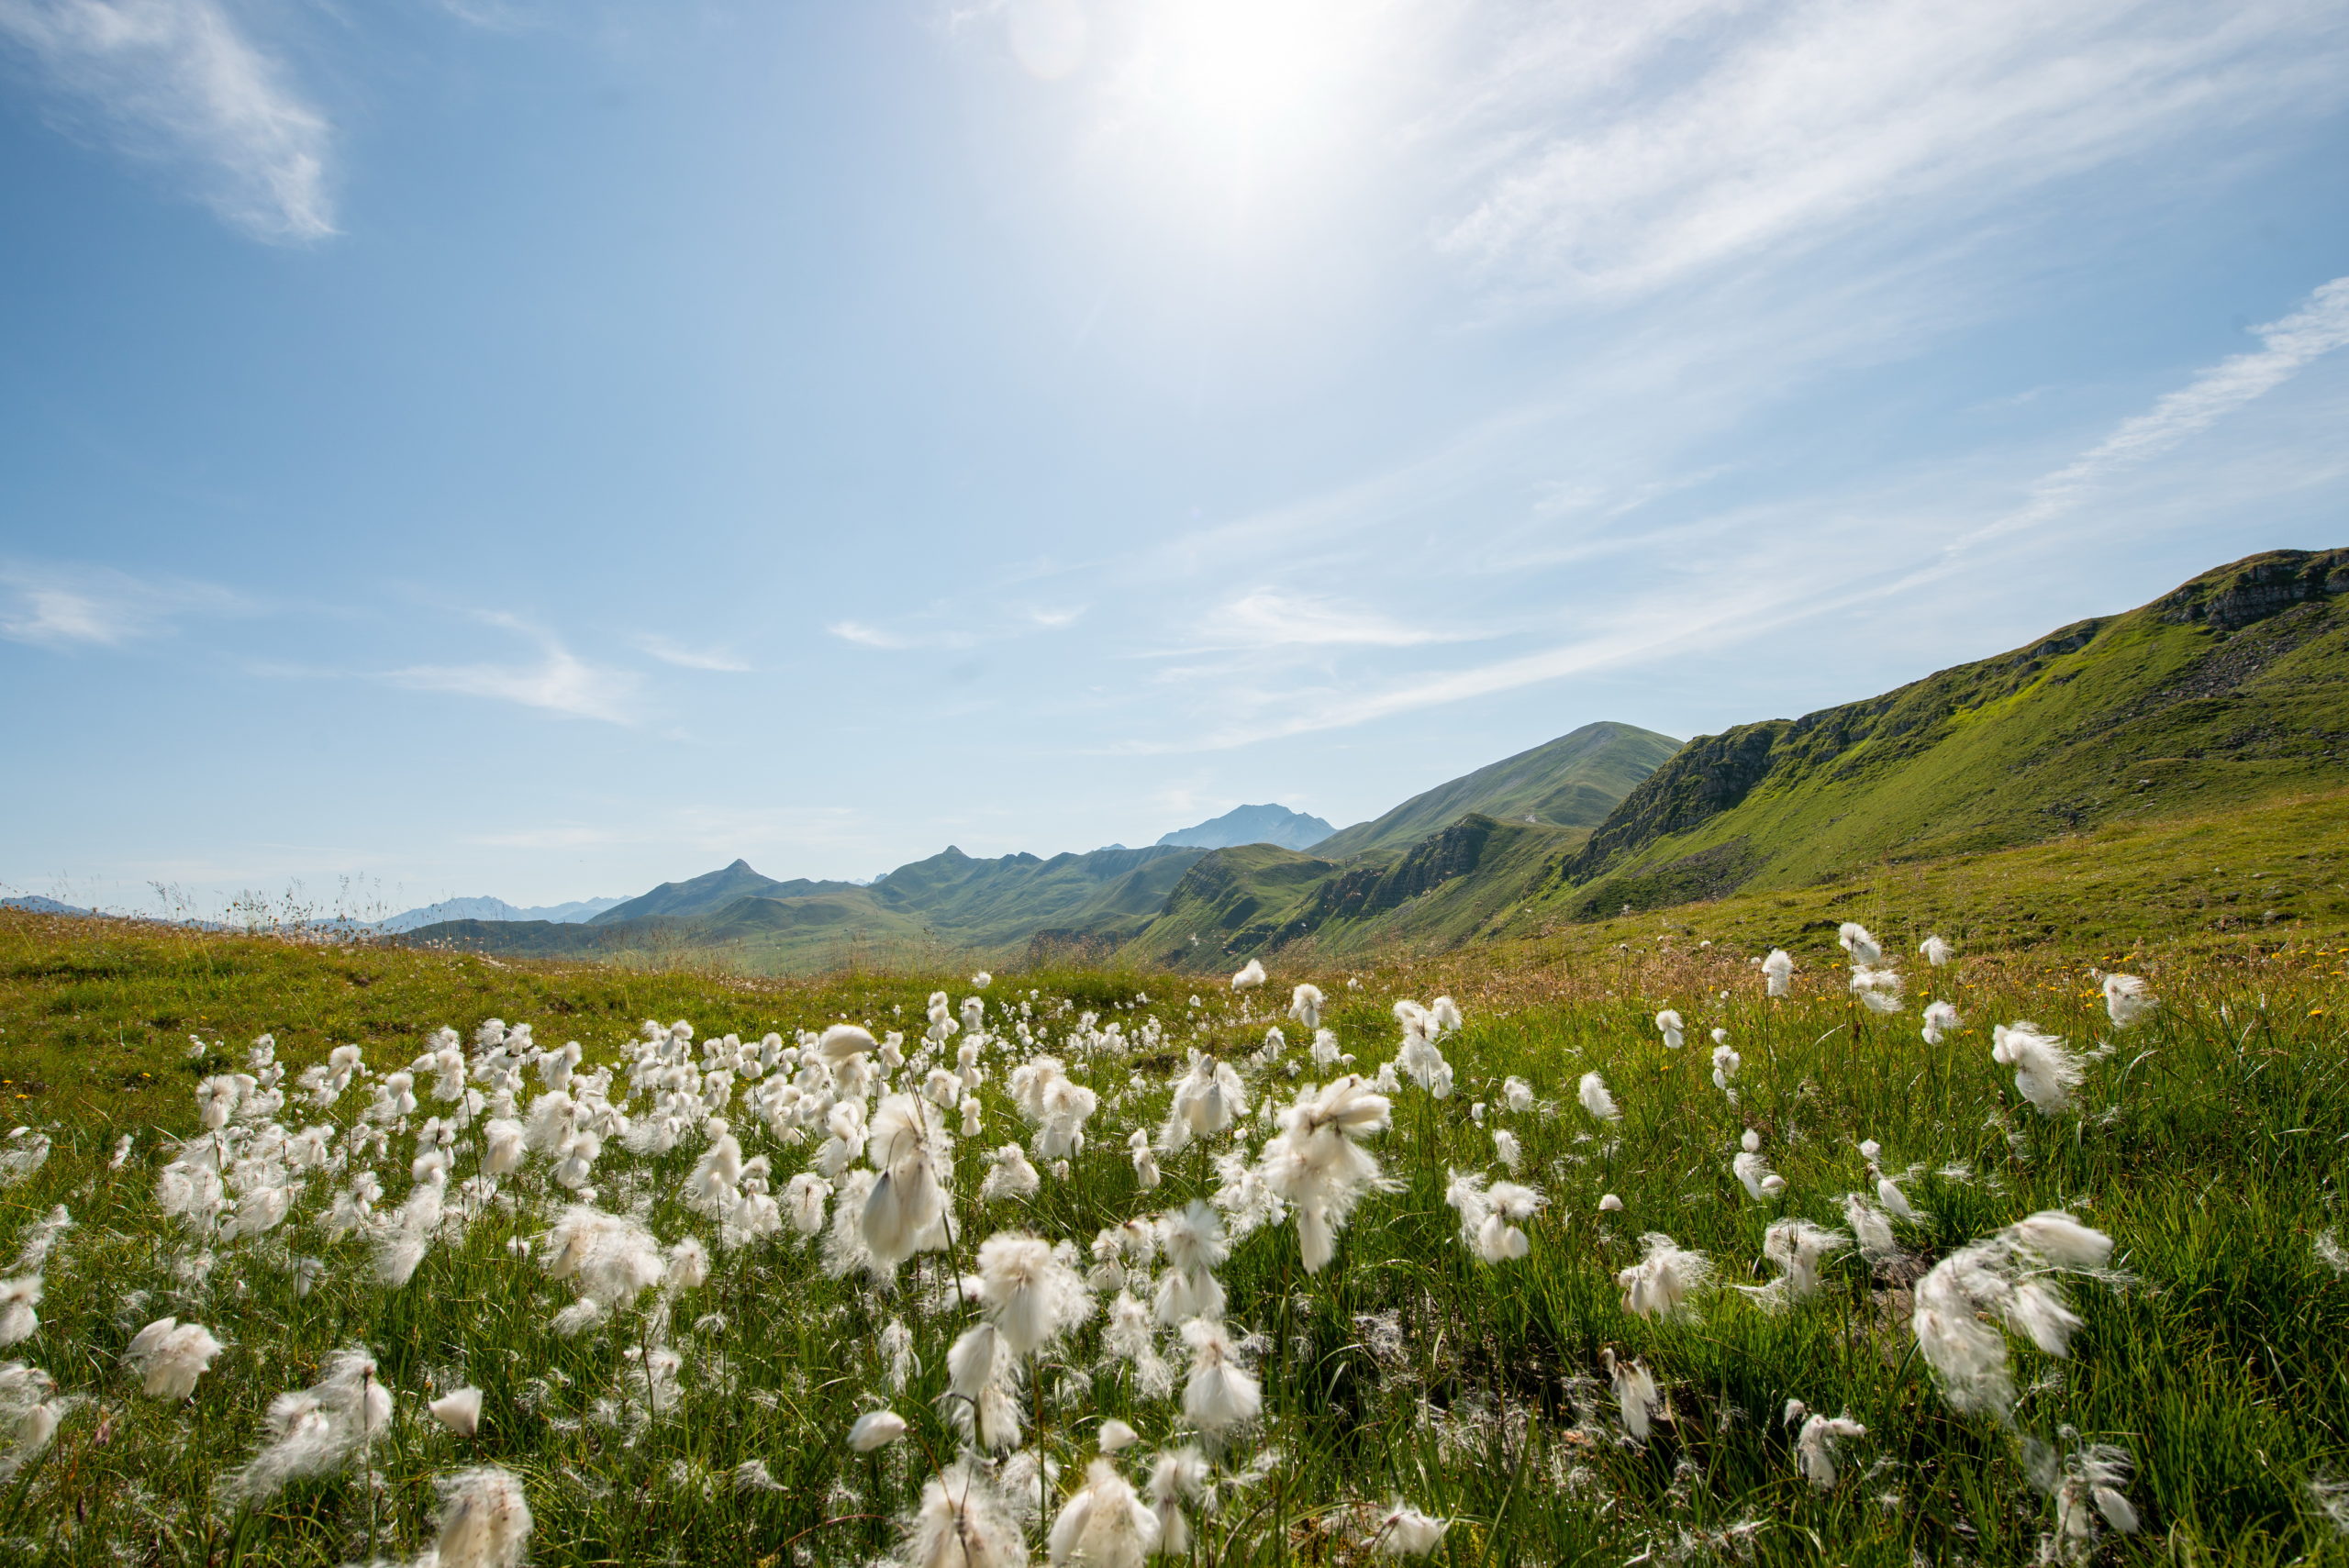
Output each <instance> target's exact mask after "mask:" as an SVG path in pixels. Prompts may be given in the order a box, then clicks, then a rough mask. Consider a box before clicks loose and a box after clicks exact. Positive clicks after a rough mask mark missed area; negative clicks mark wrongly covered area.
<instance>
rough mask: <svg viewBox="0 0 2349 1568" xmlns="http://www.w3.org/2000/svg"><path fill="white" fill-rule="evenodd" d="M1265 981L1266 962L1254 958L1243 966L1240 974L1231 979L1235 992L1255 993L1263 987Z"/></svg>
mask: <svg viewBox="0 0 2349 1568" xmlns="http://www.w3.org/2000/svg"><path fill="white" fill-rule="evenodd" d="M1264 980H1265V974H1264V962H1263V961H1262V960H1261V959H1253V958H1252V959H1250V960H1249V961H1248V962H1246V963H1244V964H1242V965H1241V967H1240V972H1239V973H1237V974H1234V975H1233V976H1232V977H1231V988H1232V989H1233V990H1234V991H1253V990H1254V989H1255V988H1256V987H1257V986H1259V985H1262V984H1264Z"/></svg>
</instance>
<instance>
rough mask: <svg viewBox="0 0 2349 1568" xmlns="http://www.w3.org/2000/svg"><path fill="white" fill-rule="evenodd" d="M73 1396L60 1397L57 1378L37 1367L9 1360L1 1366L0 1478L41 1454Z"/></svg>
mask: <svg viewBox="0 0 2349 1568" xmlns="http://www.w3.org/2000/svg"><path fill="white" fill-rule="evenodd" d="M79 1403H81V1401H80V1399H79V1398H77V1397H74V1396H67V1397H64V1398H60V1397H58V1395H57V1380H56V1379H55V1378H53V1377H51V1376H50V1375H49V1373H45V1372H43V1371H42V1370H41V1369H40V1368H39V1367H36V1366H27V1365H26V1364H25V1363H24V1362H9V1363H8V1364H7V1365H6V1366H0V1481H6V1480H7V1479H9V1478H10V1477H12V1476H14V1475H15V1474H16V1473H17V1471H19V1470H21V1469H23V1468H24V1467H25V1466H26V1465H28V1464H29V1463H31V1462H33V1461H34V1460H35V1459H38V1458H39V1457H40V1454H41V1451H43V1450H45V1449H47V1448H48V1447H49V1444H50V1439H52V1438H54V1437H56V1436H57V1428H58V1424H59V1423H60V1422H61V1421H62V1420H63V1419H64V1418H65V1417H66V1415H67V1413H68V1412H70V1411H71V1410H72V1408H73V1407H74V1406H75V1405H77V1404H79Z"/></svg>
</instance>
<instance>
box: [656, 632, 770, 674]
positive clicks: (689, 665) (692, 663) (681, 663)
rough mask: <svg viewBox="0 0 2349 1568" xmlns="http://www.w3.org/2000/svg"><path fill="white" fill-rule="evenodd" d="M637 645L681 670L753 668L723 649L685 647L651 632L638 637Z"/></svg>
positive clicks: (732, 671)
mask: <svg viewBox="0 0 2349 1568" xmlns="http://www.w3.org/2000/svg"><path fill="white" fill-rule="evenodd" d="M636 645H637V646H638V647H639V648H640V649H642V650H643V651H645V652H647V653H650V654H651V655H652V657H653V658H655V659H658V660H660V661H661V662H662V663H663V664H674V665H675V666H677V668H679V669H680V670H718V671H722V672H724V673H728V674H736V675H740V674H747V673H750V669H751V666H750V665H748V664H746V663H744V662H742V661H741V660H740V659H738V658H736V657H735V656H734V655H733V654H731V653H729V652H727V651H725V650H723V649H718V648H685V647H682V646H680V645H679V644H677V643H674V642H672V641H670V640H669V639H667V638H665V637H656V636H654V635H652V634H651V633H649V632H648V633H646V634H645V635H644V636H642V637H640V638H638V639H636Z"/></svg>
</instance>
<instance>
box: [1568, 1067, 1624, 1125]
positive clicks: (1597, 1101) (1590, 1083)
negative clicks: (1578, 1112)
mask: <svg viewBox="0 0 2349 1568" xmlns="http://www.w3.org/2000/svg"><path fill="white" fill-rule="evenodd" d="M1575 1098H1576V1099H1578V1100H1580V1101H1581V1102H1582V1108H1583V1109H1585V1110H1586V1111H1588V1112H1589V1113H1590V1114H1591V1115H1593V1116H1595V1117H1597V1118H1598V1119H1599V1120H1601V1121H1614V1120H1617V1119H1618V1118H1620V1117H1621V1116H1622V1114H1623V1113H1622V1111H1621V1110H1620V1109H1618V1108H1617V1106H1616V1104H1615V1096H1614V1095H1610V1094H1609V1093H1608V1092H1607V1080H1606V1079H1604V1078H1602V1077H1600V1076H1599V1075H1598V1073H1584V1074H1583V1075H1582V1082H1581V1083H1580V1084H1577V1085H1575Z"/></svg>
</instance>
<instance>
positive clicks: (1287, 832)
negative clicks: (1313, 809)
mask: <svg viewBox="0 0 2349 1568" xmlns="http://www.w3.org/2000/svg"><path fill="white" fill-rule="evenodd" d="M1336 831H1337V829H1336V828H1332V827H1330V824H1328V823H1327V822H1324V821H1322V820H1321V818H1319V817H1310V816H1308V815H1307V814H1306V813H1304V812H1302V811H1291V810H1290V809H1289V808H1288V807H1287V806H1272V805H1265V806H1233V807H1232V808H1231V809H1230V810H1229V811H1227V812H1225V813H1224V814H1223V815H1222V816H1220V817H1209V818H1208V819H1207V820H1206V821H1205V822H1198V823H1194V824H1193V825H1192V826H1190V827H1188V828H1176V829H1175V831H1174V832H1172V833H1169V834H1167V835H1165V836H1164V837H1163V838H1162V839H1160V840H1158V844H1159V847H1160V848H1162V849H1163V848H1166V847H1168V846H1175V847H1179V848H1182V849H1190V850H1228V849H1231V848H1233V847H1234V846H1236V845H1240V844H1275V845H1277V846H1279V847H1280V848H1281V849H1284V850H1305V849H1310V848H1312V846H1314V845H1315V844H1318V843H1319V842H1320V841H1321V840H1324V839H1326V838H1328V837H1329V836H1330V834H1332V833H1334V832H1336Z"/></svg>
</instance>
